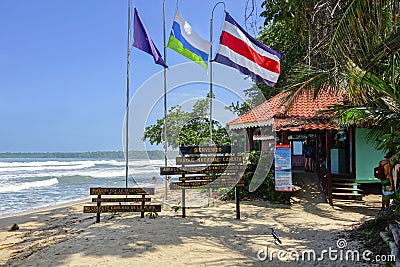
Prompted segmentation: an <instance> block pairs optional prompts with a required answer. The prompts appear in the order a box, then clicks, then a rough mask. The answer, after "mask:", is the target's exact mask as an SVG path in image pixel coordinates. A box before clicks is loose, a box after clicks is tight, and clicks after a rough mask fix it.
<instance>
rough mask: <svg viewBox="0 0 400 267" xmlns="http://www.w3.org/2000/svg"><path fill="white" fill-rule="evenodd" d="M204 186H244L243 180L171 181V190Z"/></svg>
mask: <svg viewBox="0 0 400 267" xmlns="http://www.w3.org/2000/svg"><path fill="white" fill-rule="evenodd" d="M201 186H203V187H206V188H222V187H234V186H236V187H244V183H243V182H239V183H237V184H235V181H231V182H230V183H229V182H228V181H225V182H219V181H215V182H212V181H190V182H173V183H171V190H175V189H182V188H199V187H201Z"/></svg>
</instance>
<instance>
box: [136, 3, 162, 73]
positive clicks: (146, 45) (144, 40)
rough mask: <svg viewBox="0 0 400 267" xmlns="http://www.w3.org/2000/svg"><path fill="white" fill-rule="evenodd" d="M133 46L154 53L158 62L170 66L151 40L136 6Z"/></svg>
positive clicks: (155, 60)
mask: <svg viewBox="0 0 400 267" xmlns="http://www.w3.org/2000/svg"><path fill="white" fill-rule="evenodd" d="M133 46H134V47H136V48H138V49H140V50H142V51H144V52H146V53H148V54H150V55H152V56H153V58H154V62H155V63H156V64H159V65H161V66H164V67H165V68H168V66H167V64H165V62H164V60H163V59H162V57H161V54H160V52H159V51H158V49H157V47H156V46H155V45H154V43H153V41H152V40H151V38H150V35H149V34H148V32H147V30H146V28H145V27H144V25H143V22H142V20H141V19H140V17H139V14H138V12H137V10H136V7H135V15H134V19H133Z"/></svg>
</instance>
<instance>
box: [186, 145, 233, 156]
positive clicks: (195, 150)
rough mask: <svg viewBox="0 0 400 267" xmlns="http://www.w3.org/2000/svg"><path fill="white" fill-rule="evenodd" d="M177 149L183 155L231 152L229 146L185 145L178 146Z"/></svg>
mask: <svg viewBox="0 0 400 267" xmlns="http://www.w3.org/2000/svg"><path fill="white" fill-rule="evenodd" d="M179 150H180V151H181V153H182V154H183V155H186V154H216V153H231V146H201V147H199V146H185V147H180V148H179Z"/></svg>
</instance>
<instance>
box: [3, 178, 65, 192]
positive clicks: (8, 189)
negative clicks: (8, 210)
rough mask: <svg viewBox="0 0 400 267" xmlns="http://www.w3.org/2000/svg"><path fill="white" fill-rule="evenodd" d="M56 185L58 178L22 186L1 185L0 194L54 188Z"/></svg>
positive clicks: (22, 184)
mask: <svg viewBox="0 0 400 267" xmlns="http://www.w3.org/2000/svg"><path fill="white" fill-rule="evenodd" d="M55 184H58V179H57V178H51V179H48V180H42V181H35V182H26V183H21V184H8V185H0V193H10V192H19V191H22V190H26V189H31V188H39V187H46V186H52V185H55Z"/></svg>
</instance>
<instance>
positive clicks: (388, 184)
mask: <svg viewBox="0 0 400 267" xmlns="http://www.w3.org/2000/svg"><path fill="white" fill-rule="evenodd" d="M391 156H392V153H390V152H389V153H387V154H386V155H385V159H384V160H381V161H380V162H379V165H381V166H383V170H384V172H385V177H386V178H385V179H384V180H381V186H382V208H385V207H389V204H390V199H385V197H387V196H390V195H392V194H393V193H394V183H393V176H392V166H391V165H390V158H391Z"/></svg>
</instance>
